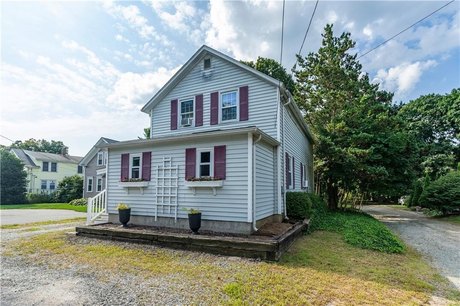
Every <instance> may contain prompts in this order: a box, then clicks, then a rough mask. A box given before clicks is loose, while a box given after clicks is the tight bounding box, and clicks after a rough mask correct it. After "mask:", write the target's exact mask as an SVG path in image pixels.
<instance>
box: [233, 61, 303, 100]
mask: <svg viewBox="0 0 460 306" xmlns="http://www.w3.org/2000/svg"><path fill="white" fill-rule="evenodd" d="M241 62H242V63H243V64H246V65H248V66H249V67H251V68H254V69H256V70H258V71H260V72H263V73H265V74H266V75H269V76H271V77H272V78H274V79H277V80H278V81H281V82H283V84H284V86H285V87H286V88H287V89H288V90H289V91H290V92H291V93H293V92H294V90H295V83H294V80H293V79H292V76H291V75H290V74H288V73H287V72H286V69H284V67H283V66H282V65H281V64H280V63H279V62H277V61H276V60H274V59H271V58H266V57H260V56H259V57H258V58H257V60H256V61H255V62H253V61H248V62H245V61H241Z"/></svg>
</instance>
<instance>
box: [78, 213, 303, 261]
mask: <svg viewBox="0 0 460 306" xmlns="http://www.w3.org/2000/svg"><path fill="white" fill-rule="evenodd" d="M307 227H308V223H307V222H298V223H295V224H291V225H289V226H283V227H282V228H283V230H282V231H281V232H280V230H279V228H280V227H279V226H278V227H277V230H276V233H275V234H273V231H270V230H267V229H266V228H265V230H264V231H261V232H258V233H256V234H254V235H249V236H229V235H225V234H219V233H202V234H200V235H192V234H190V233H188V232H186V231H180V230H172V229H171V230H168V229H164V228H163V229H159V228H154V227H145V226H136V225H131V226H130V227H129V228H123V227H120V226H119V225H115V224H110V223H108V224H98V225H89V226H79V227H77V228H76V232H77V235H79V236H84V237H91V238H99V239H106V240H118V241H125V242H135V243H142V244H152V245H159V246H162V247H168V248H175V249H182V250H191V251H198V252H208V253H213V254H219V255H228V256H240V257H249V258H259V259H262V260H268V261H277V260H279V259H280V257H281V255H282V254H283V253H284V252H285V251H286V250H287V249H288V248H289V247H290V246H291V245H292V243H293V242H294V241H295V239H296V238H297V237H299V236H300V235H302V233H303V232H304V231H305V230H306V229H307ZM267 232H268V233H269V234H266V233H267Z"/></svg>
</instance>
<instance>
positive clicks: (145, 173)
mask: <svg viewBox="0 0 460 306" xmlns="http://www.w3.org/2000/svg"><path fill="white" fill-rule="evenodd" d="M151 165H152V152H143V153H142V179H143V180H144V181H150V175H151V174H150V172H151V171H150V169H151Z"/></svg>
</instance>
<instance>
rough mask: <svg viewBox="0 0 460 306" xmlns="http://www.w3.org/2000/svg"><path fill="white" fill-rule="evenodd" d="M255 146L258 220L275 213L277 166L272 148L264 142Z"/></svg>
mask: <svg viewBox="0 0 460 306" xmlns="http://www.w3.org/2000/svg"><path fill="white" fill-rule="evenodd" d="M255 146H256V148H255V150H256V151H255V166H256V169H255V178H256V184H255V186H256V187H255V195H256V196H255V202H256V220H260V219H263V218H266V217H269V216H271V215H273V214H276V213H277V207H276V206H275V203H276V201H277V198H278V197H277V193H276V189H277V187H276V181H277V170H276V167H277V165H276V155H275V154H276V151H274V150H275V148H274V147H272V146H271V145H269V144H266V143H265V142H258V143H257V144H256V145H255Z"/></svg>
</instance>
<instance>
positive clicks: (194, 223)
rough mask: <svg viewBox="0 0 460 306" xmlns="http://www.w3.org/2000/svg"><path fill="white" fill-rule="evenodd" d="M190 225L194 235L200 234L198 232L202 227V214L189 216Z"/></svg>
mask: <svg viewBox="0 0 460 306" xmlns="http://www.w3.org/2000/svg"><path fill="white" fill-rule="evenodd" d="M188 224H189V226H190V229H191V230H192V232H193V233H194V234H198V230H199V229H200V227H201V213H199V214H188Z"/></svg>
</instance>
